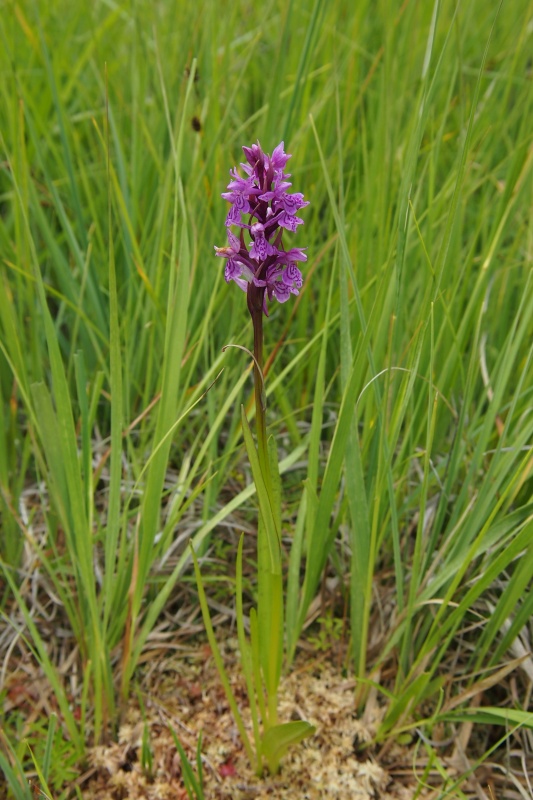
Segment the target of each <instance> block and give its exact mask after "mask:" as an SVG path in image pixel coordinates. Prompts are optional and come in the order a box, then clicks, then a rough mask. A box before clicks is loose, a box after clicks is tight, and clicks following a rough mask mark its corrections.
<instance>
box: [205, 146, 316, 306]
mask: <svg viewBox="0 0 533 800" xmlns="http://www.w3.org/2000/svg"><path fill="white" fill-rule="evenodd" d="M284 147H285V146H284V143H283V142H280V144H278V146H277V147H276V148H275V149H274V151H273V152H272V155H271V156H270V155H269V154H268V153H264V152H263V150H262V148H261V145H260V144H259V142H257V144H253V145H252V146H251V147H243V148H242V149H243V152H244V156H245V158H246V161H247V163H242V164H241V168H242V170H243V172H244V173H245V176H246V177H242V176H241V175H240V174H239V172H238V171H237V168H234V169H232V170H230V176H231V181H230V182H229V184H228V187H227V188H228V191H226V192H223V194H222V197H223V198H224V200H228V201H229V202H230V204H231V205H230V209H229V211H228V214H227V217H226V228H227V235H228V245H227V246H226V247H215V254H216V255H217V256H220V257H221V258H227V259H228V261H227V263H226V268H225V270H224V277H225V279H226V281H227V282H229V281H234V282H235V283H236V284H237V286H239V288H241V289H243V290H244V291H245V292H246V293H247V297H248V308H249V309H250V312H251V313H254V312H257V313H259V312H260V311H264V312H265V313H267V308H266V300H267V299H268V300H278V302H280V303H285V302H286V301H287V300H288V299H289V297H290V296H291V294H298V293H299V290H300V289H301V288H302V284H303V278H302V273H301V272H300V270H299V269H298V267H297V266H296V263H295V262H297V261H306V260H307V256H306V255H305V253H304V249H305V248H303V249H302V248H299V247H293V248H291V249H290V250H285V249H284V247H283V241H282V240H283V232H284V230H288V231H290V232H291V233H295V232H296V231H297V229H298V226H299V225H303V224H304V221H303V219H300V217H298V216H296V214H297V212H298V211H299V210H300V209H301V208H305V206H308V205H309V203H308V202H307V201H306V200H304V196H303V194H301V193H300V192H294V193H292V194H289V193H288V192H287V189H288V188H289V187H290V186H291V185H292V184H291V183H290V182H289V181H287V178H289V177H290V175H289V174H288V173H285V172H284V169H285V165H286V164H287V161H288V160H289V158H291V156H290V155H289V154H288V153H286V152H285V149H284ZM247 215H248V220H247V221H244V219H245V218H246V216H247ZM231 226H236V227H238V228H240V229H241V232H240V238H239V237H238V236H236V235H235V234H234V233H233V232H232V231H231V230H230V228H231ZM246 231H248V233H246ZM245 237H246V239H247V240H248V241H246V240H245Z"/></svg>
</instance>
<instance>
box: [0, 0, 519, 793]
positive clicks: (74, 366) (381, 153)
mask: <svg viewBox="0 0 533 800" xmlns="http://www.w3.org/2000/svg"><path fill="white" fill-rule="evenodd" d="M532 32H533V5H532V3H531V2H528V1H527V0H523V1H522V0H504V2H503V3H502V4H497V3H494V4H486V3H482V2H478V0H466V1H465V2H463V3H454V2H434V3H426V2H416V0H411V2H409V0H406V2H404V3H403V4H397V3H392V2H390V0H382V1H379V2H376V3H370V2H359V3H357V4H354V3H352V2H348V1H346V2H342V1H339V2H335V3H326V2H324V1H323V0H316V1H315V2H314V3H313V2H303V0H294V2H285V3H280V2H277V1H274V0H273V1H272V2H265V3H263V4H257V3H251V2H245V0H241V1H240V2H237V3H233V4H228V5H227V6H224V7H221V6H220V4H218V3H215V2H212V1H211V0H204V2H197V3H195V4H189V3H184V2H182V0H175V1H174V2H172V1H171V0H165V2H145V1H144V0H132V1H131V2H127V3H123V4H117V3H112V2H97V3H91V4H89V3H79V4H76V5H75V6H72V5H67V4H65V3H64V2H62V1H61V0H52V2H49V3H39V2H19V3H15V2H11V1H10V2H6V3H4V4H3V7H2V14H1V15H0V33H1V42H2V47H1V53H0V70H1V73H0V74H1V81H0V91H1V101H0V135H1V139H0V145H1V151H2V154H1V156H0V159H1V170H0V255H1V262H0V280H1V284H2V285H1V287H0V331H1V333H0V393H1V400H2V403H1V406H2V414H1V415H0V489H1V493H0V514H1V518H0V522H1V527H0V556H1V565H2V570H3V575H4V584H3V590H2V595H1V608H2V618H3V620H4V622H3V626H4V627H3V629H2V630H3V633H2V641H3V659H2V684H1V685H0V691H2V693H3V694H4V697H8V696H9V691H10V687H11V686H12V683H10V681H15V680H16V678H15V677H13V676H16V675H17V674H18V671H19V666H18V662H19V659H20V658H21V657H22V655H24V656H28V654H30V653H31V654H32V656H31V657H32V658H34V659H35V663H36V664H37V665H39V668H40V669H42V670H43V671H44V674H45V675H46V678H47V681H48V683H49V685H50V687H51V690H52V691H53V692H54V693H55V695H56V697H57V703H58V709H59V716H60V724H61V726H62V729H63V730H64V731H65V732H66V733H65V736H67V738H68V739H69V741H70V742H71V743H72V751H73V753H74V755H73V758H74V759H75V758H81V757H82V755H83V753H84V752H85V748H86V746H87V743H88V742H90V741H94V740H98V739H99V738H100V737H101V736H102V735H105V734H106V732H107V731H109V730H111V729H112V727H113V721H114V720H116V718H117V713H118V707H119V705H120V703H121V702H125V701H126V700H127V698H128V696H129V692H130V683H131V679H132V676H133V674H134V671H135V668H136V666H137V665H138V663H139V659H140V658H141V655H142V653H143V650H144V648H146V646H147V642H148V641H149V637H150V634H151V632H152V630H153V628H154V625H155V624H156V622H157V621H158V619H160V614H161V613H162V610H163V609H164V608H165V605H166V604H168V603H169V602H170V601H172V598H173V597H175V593H176V592H177V591H178V588H179V586H180V585H181V584H182V582H183V580H184V573H185V570H186V569H188V563H187V551H186V545H187V542H188V540H189V538H190V537H192V538H193V540H194V541H195V543H196V545H197V546H198V547H200V549H201V550H202V552H204V554H212V553H213V548H216V547H217V546H218V540H219V538H220V535H221V531H223V530H225V526H226V525H227V524H229V523H228V520H229V519H230V518H231V515H232V514H235V513H238V514H240V515H241V516H240V517H239V518H238V520H237V522H236V523H233V524H235V525H236V526H237V527H238V525H239V524H240V525H242V526H244V525H246V524H247V521H249V520H250V519H251V518H250V516H249V513H248V510H249V506H250V499H249V498H250V496H251V494H252V489H251V488H250V487H249V486H248V487H247V484H248V483H249V476H247V475H246V474H243V473H245V472H246V466H245V461H244V458H243V450H242V442H241V434H240V424H239V413H240V411H239V407H240V404H241V403H245V404H247V405H248V407H249V408H250V410H251V406H250V402H251V395H252V387H251V380H250V375H249V371H248V365H247V363H246V360H245V357H244V356H243V355H242V354H241V353H238V351H236V350H230V351H228V352H227V353H226V354H222V352H221V349H222V347H223V346H224V345H225V344H228V343H237V344H240V345H243V346H247V347H250V345H251V340H252V334H251V326H250V323H249V321H248V319H247V310H246V303H245V302H244V298H243V295H242V294H241V293H240V292H239V291H238V290H236V289H235V287H232V286H229V287H228V286H227V285H226V284H225V282H224V279H223V269H222V268H221V262H220V261H219V260H216V259H215V258H214V256H213V245H215V244H216V245H218V246H221V245H223V244H225V229H224V218H225V213H226V203H225V202H224V201H222V200H221V198H220V193H221V192H222V191H224V189H225V186H226V184H227V182H228V180H229V176H228V171H229V168H230V167H232V166H234V165H236V164H237V163H238V162H239V161H240V160H241V158H242V156H241V150H240V148H241V146H242V145H243V144H246V145H250V144H251V143H252V142H254V141H256V140H257V139H259V141H260V142H261V144H262V146H263V148H264V149H265V150H266V151H268V152H272V150H273V148H274V147H275V146H276V145H277V144H278V143H279V142H280V141H281V140H284V141H285V149H286V150H287V152H289V153H292V154H293V158H292V160H291V162H289V165H288V166H289V167H291V170H290V171H291V172H292V175H293V178H292V180H293V189H294V191H302V192H304V194H305V196H306V199H309V200H310V201H311V205H310V206H309V207H308V208H307V209H306V210H305V215H304V216H305V223H306V224H305V226H304V227H303V228H302V229H301V230H300V232H299V236H298V241H297V244H298V246H304V245H305V246H307V247H308V251H307V252H308V256H309V261H308V262H307V264H306V276H305V283H304V288H303V290H302V292H301V295H300V296H299V297H298V299H297V301H294V302H292V301H291V303H290V304H287V305H284V306H277V307H274V306H273V307H272V308H271V315H270V318H269V320H268V321H267V324H266V357H267V359H268V358H269V356H270V360H269V362H268V383H267V385H268V397H269V408H268V421H269V426H270V431H271V432H272V433H273V434H274V435H275V437H276V439H277V442H278V449H279V453H280V458H281V461H282V472H283V482H284V486H285V498H284V501H285V506H284V517H285V523H286V529H285V542H284V545H285V551H286V554H287V570H288V577H287V624H286V636H287V642H288V646H289V651H290V652H291V653H292V654H294V652H295V650H296V646H297V640H298V637H299V635H300V634H301V632H302V629H303V627H304V626H305V624H306V619H307V618H308V614H309V610H310V608H311V607H312V604H313V601H314V598H315V597H316V595H317V592H318V591H319V590H320V587H321V585H322V578H323V577H324V575H325V574H329V575H334V576H336V577H337V578H338V586H339V588H338V593H339V597H337V598H336V599H335V601H334V603H333V610H332V613H333V614H335V613H337V611H338V607H339V606H340V607H342V606H345V607H349V609H350V629H349V631H348V630H346V631H345V636H346V637H347V643H348V650H349V653H350V661H349V669H350V670H354V671H355V674H356V675H357V677H359V678H360V684H359V686H360V688H359V695H358V702H359V704H360V705H361V707H362V705H364V701H365V688H364V687H365V686H368V684H367V683H365V681H366V680H367V679H368V678H370V679H371V680H372V681H374V682H377V683H378V684H380V685H381V687H382V689H383V692H384V693H386V696H387V702H388V703H389V712H388V715H387V716H386V718H385V721H384V723H383V725H382V728H381V729H380V732H379V736H378V738H380V740H381V741H383V740H385V739H386V738H387V737H389V736H392V735H396V734H397V733H398V732H399V731H401V730H404V728H409V726H412V725H414V724H415V722H416V724H420V718H421V716H422V717H423V716H424V714H427V713H428V712H427V709H428V708H431V709H432V711H431V713H432V714H433V713H434V711H435V708H437V707H439V708H440V709H441V711H442V714H443V716H442V720H444V721H446V722H449V719H450V718H451V715H453V712H454V711H455V713H459V711H458V709H459V710H461V709H462V704H461V703H460V702H458V701H457V700H456V698H458V697H459V698H460V697H461V693H463V697H464V698H465V702H466V701H467V700H468V699H469V698H470V697H472V696H474V694H475V692H474V691H473V689H472V687H473V686H474V687H475V686H476V685H477V684H476V681H479V680H488V681H489V683H490V675H494V674H498V675H499V674H500V673H497V672H496V673H495V672H494V670H495V669H496V667H500V668H501V667H502V664H504V663H511V664H513V666H512V667H510V668H509V671H510V672H511V671H513V670H516V675H517V676H518V677H517V680H518V681H525V682H526V683H527V680H528V675H529V680H530V678H531V675H530V673H528V671H527V670H528V669H529V670H531V668H532V666H533V665H531V664H530V662H527V665H528V666H527V668H526V667H524V665H523V663H522V664H520V663H516V664H515V663H514V662H513V659H516V658H518V657H519V656H521V655H523V654H524V653H527V652H528V650H529V641H530V639H529V637H530V635H531V631H530V617H531V612H532V610H533V592H532V591H531V578H532V573H533V553H532V547H533V522H532V520H533V518H532V511H533V504H532V489H533V483H532V481H533V478H532V477H531V467H532V463H533V461H532V454H531V442H532V434H533V415H532V414H531V408H532V396H533V383H532V376H533V372H532V365H531V343H532V333H533V322H532V320H533V316H532V314H533V292H532V291H531V265H532V248H533V235H532V234H533V230H532V221H531V220H532V214H531V209H532V207H533V203H532V198H533V194H532V190H533V183H532V179H531V165H532V163H531V162H532V153H533V150H532V139H531V131H532V130H533V114H532V107H531V103H532V91H531V81H532V65H531V53H532V50H531V45H532ZM304 240H305V241H304ZM295 244H296V242H295ZM208 390H209V391H208ZM213 532H215V538H213ZM234 542H236V539H235V540H234ZM234 546H236V545H234ZM232 552H233V555H234V550H233V551H232V550H231V543H230V547H229V550H228V553H229V554H231V553H232ZM228 553H226V554H225V557H227V558H228V559H229V560H230V561H231V560H232V558H231V556H230V555H228ZM232 570H233V565H232V564H231V566H229V567H228V576H229V577H231V575H232V574H233V573H232ZM252 588H253V587H252ZM228 597H229V592H228ZM335 604H337V605H336V606H335ZM52 608H53V609H54V614H55V613H58V614H59V615H60V619H61V625H62V626H64V627H66V628H67V629H68V630H69V631H70V634H71V637H72V638H71V641H72V643H73V644H72V647H74V643H75V644H76V645H77V647H78V648H79V650H78V651H77V655H76V657H75V658H74V661H75V662H76V664H77V666H76V670H77V672H76V674H77V684H76V686H77V689H76V692H77V694H76V696H75V698H74V700H73V687H72V685H69V682H68V680H66V679H65V676H64V675H63V674H62V672H61V669H59V666H60V664H61V662H62V659H64V658H65V657H66V656H65V653H60V652H59V650H58V643H57V641H56V639H55V633H54V630H55V626H54V624H52V623H50V618H54V617H50V610H51V609H52ZM47 609H48V611H47ZM335 609H336V610H335ZM520 648H522V649H520ZM73 663H74V662H73ZM487 676H489V677H487ZM524 685H525V684H524ZM504 695H505V696H504V698H503V699H502V700H501V702H502V704H503V705H504V706H509V707H512V708H513V709H514V711H516V712H517V713H518V712H519V711H520V712H527V711H528V704H529V699H528V698H529V690H528V691H526V690H525V689H524V694H523V696H524V697H525V701H524V703H523V704H522V706H521V707H520V708H518V709H517V708H516V707H515V706H516V703H514V701H512V700H511V699H510V697H509V696H508V695H507V694H505V693H504ZM427 704H429V705H427ZM422 709H426V710H425V711H422ZM435 713H436V712H435ZM461 713H463V712H462V711H461ZM476 713H477V712H476ZM479 713H480V714H481V712H479ZM485 713H486V714H488V715H489V716H488V717H485V718H482V717H481V716H480V717H479V720H481V719H489V718H490V720H491V721H492V722H494V721H495V718H494V716H493V717H490V713H492V712H488V711H487V712H485ZM494 713H495V712H494ZM446 715H448V716H446ZM508 719H511V717H509V718H508ZM513 719H514V721H515V722H516V724H518V722H517V720H518V717H516V718H513ZM413 720H414V721H415V722H413ZM520 720H522V724H525V725H526V726H527V725H530V717H529V716H527V715H526V716H524V717H523V718H522V717H520ZM2 727H3V730H4V734H2V737H1V744H2V747H3V754H0V755H1V757H2V763H1V764H0V766H2V767H3V768H4V771H5V772H6V774H7V775H8V783H10V785H11V791H15V789H14V788H13V787H15V786H16V785H20V786H22V784H21V783H17V782H18V781H19V778H18V777H17V775H19V774H22V772H23V761H25V760H26V759H27V752H26V751H25V748H24V745H23V743H22V740H23V738H24V736H28V735H29V733H31V731H29V729H28V728H27V726H26V727H25V724H24V714H23V713H22V712H20V713H18V712H17V709H16V708H15V709H14V710H12V711H11V712H10V713H8V714H6V715H5V717H4V719H3V724H2ZM17 731H18V732H17ZM35 738H36V741H38V742H39V741H41V742H44V741H46V736H44V735H43V736H42V737H41V738H39V736H35ZM489 744H490V743H488V742H487V747H489ZM43 746H44V745H43ZM9 770H11V772H9ZM49 770H52V768H51V767H50V766H49ZM10 775H11V778H10V779H9V776H10ZM45 777H46V776H45ZM59 784H60V780H59V778H58V779H57V781H56V789H57V786H58V785H59ZM21 791H22V789H21ZM20 796H21V797H22V796H25V795H24V794H21V795H20Z"/></svg>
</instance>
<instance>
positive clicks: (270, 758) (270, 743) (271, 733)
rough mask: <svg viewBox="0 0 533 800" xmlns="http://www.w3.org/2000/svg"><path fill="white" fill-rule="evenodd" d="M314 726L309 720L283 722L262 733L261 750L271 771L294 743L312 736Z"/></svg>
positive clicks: (276, 767) (277, 765)
mask: <svg viewBox="0 0 533 800" xmlns="http://www.w3.org/2000/svg"><path fill="white" fill-rule="evenodd" d="M315 731H316V727H315V726H314V725H311V724H310V723H309V722H304V721H303V720H301V721H296V722H284V723H282V724H281V725H274V726H273V727H272V728H269V729H268V731H266V733H265V734H264V735H263V752H264V754H265V758H266V760H267V763H268V768H269V769H270V772H271V773H276V772H277V771H278V768H279V762H280V760H281V759H282V758H283V756H284V755H285V753H286V752H287V751H288V750H289V748H290V747H292V746H293V745H295V744H298V742H301V741H302V740H303V739H307V738H308V737H309V736H312V735H313V734H314V732H315Z"/></svg>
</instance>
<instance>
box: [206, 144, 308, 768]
mask: <svg viewBox="0 0 533 800" xmlns="http://www.w3.org/2000/svg"><path fill="white" fill-rule="evenodd" d="M243 151H244V155H245V158H246V163H241V168H242V170H243V172H244V174H245V177H243V176H242V175H240V174H239V172H238V170H237V169H236V168H234V169H233V170H230V175H231V181H230V182H229V184H228V187H227V189H228V190H227V191H226V192H224V193H223V194H222V197H223V198H224V199H225V200H228V201H229V202H230V209H229V211H228V214H227V217H226V229H227V238H228V244H227V245H226V246H224V247H215V253H216V255H217V256H219V257H220V258H225V259H227V261H226V267H225V271H224V276H225V279H226V281H227V282H228V283H229V282H231V281H233V282H234V283H236V284H237V286H238V287H239V288H240V289H242V290H243V291H244V292H246V299H247V304H248V310H249V312H250V315H251V317H252V323H253V331H254V349H253V353H250V355H252V357H253V361H254V385H255V418H256V435H257V447H256V445H255V442H254V440H253V436H252V432H251V429H250V425H249V423H248V419H247V417H246V414H245V412H244V408H242V409H241V416H242V428H243V433H244V441H245V445H246V450H247V453H248V458H249V460H250V465H251V469H252V475H253V479H254V483H255V487H256V491H257V496H258V500H259V525H258V534H257V569H258V575H257V585H258V602H257V611H256V610H255V609H252V611H251V613H250V641H249V642H248V640H247V638H246V635H245V630H244V612H243V605H242V551H243V537H242V536H241V539H240V542H239V548H238V553H237V578H236V592H237V630H238V636H239V647H240V654H241V663H242V668H243V673H244V677H245V680H246V686H247V692H248V698H249V701H250V709H251V716H252V725H253V736H254V743H255V751H254V748H252V745H251V743H250V739H249V737H248V734H247V732H246V730H245V727H244V724H243V722H242V717H241V715H240V712H239V710H238V707H237V703H236V701H235V698H234V696H233V693H232V691H231V687H230V684H229V680H228V678H227V675H226V673H225V670H224V666H223V663H222V659H221V657H220V652H219V650H218V647H217V645H216V640H215V636H214V632H213V629H212V625H211V622H210V618H209V612H208V608H207V602H206V598H205V592H204V591H203V586H202V581H201V574H200V570H199V566H198V562H197V559H196V556H195V554H194V552H193V559H194V565H195V572H196V578H197V582H198V588H199V596H200V602H201V606H202V614H203V617H204V623H205V625H206V630H207V633H208V637H209V641H210V644H211V647H212V650H213V654H214V657H215V659H216V661H217V666H218V669H219V672H220V675H221V679H222V682H223V685H224V688H225V690H226V695H227V697H228V701H229V703H230V706H231V708H232V711H233V714H234V716H235V719H236V722H237V725H238V727H239V731H240V733H241V737H242V739H243V743H244V746H245V748H246V750H247V753H248V756H249V758H250V760H251V762H252V763H255V766H256V771H257V772H258V774H261V773H262V771H263V768H264V762H266V764H267V766H268V768H269V770H270V772H271V773H274V772H277V770H278V769H279V762H280V759H281V757H282V756H283V754H284V753H285V752H286V751H287V749H288V748H289V747H290V746H291V745H292V744H295V743H296V742H299V741H301V740H302V739H304V738H305V737H307V736H309V735H311V734H312V733H313V732H314V727H313V726H312V725H310V724H309V723H307V722H305V721H293V722H286V723H282V724H280V723H279V722H278V687H279V681H280V675H281V666H282V661H283V647H284V635H283V633H284V626H283V620H284V613H283V580H282V565H281V487H280V480H279V469H278V461H277V453H276V445H275V442H274V440H273V439H272V438H270V439H268V437H267V430H266V393H265V388H264V375H263V319H264V317H265V316H268V304H269V302H273V301H278V302H280V303H285V302H286V301H287V300H288V299H289V298H290V296H291V294H294V295H297V294H298V293H299V290H300V288H301V286H302V283H303V279H302V273H301V272H300V269H299V267H298V263H299V262H304V261H306V260H307V256H306V254H305V252H304V250H305V248H303V249H302V248H291V249H288V250H286V249H285V248H284V244H283V236H284V233H285V231H289V232H290V233H295V232H296V231H297V229H298V226H299V225H302V224H303V220H302V219H301V218H300V217H299V216H298V215H297V214H298V211H299V210H300V209H302V208H304V207H305V206H307V205H309V203H308V202H307V201H306V200H304V197H303V195H302V194H300V193H289V192H288V191H287V190H288V189H289V187H290V186H291V185H292V184H291V183H290V182H289V181H288V180H287V179H288V178H290V175H289V174H288V173H286V172H285V171H284V170H285V166H286V164H287V161H288V160H289V158H291V156H290V155H289V154H288V153H285V150H284V143H283V142H281V143H280V144H279V145H278V146H277V147H276V148H275V150H274V151H273V153H272V155H269V154H268V153H264V152H263V150H262V148H261V146H260V144H259V143H257V144H254V145H252V146H251V147H243ZM232 228H237V229H238V234H236V233H234V231H233V230H232ZM241 349H246V348H241ZM248 352H249V351H248Z"/></svg>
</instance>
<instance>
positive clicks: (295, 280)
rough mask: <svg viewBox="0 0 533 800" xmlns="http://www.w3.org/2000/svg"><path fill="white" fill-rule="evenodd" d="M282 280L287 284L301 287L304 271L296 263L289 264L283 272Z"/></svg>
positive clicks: (297, 287)
mask: <svg viewBox="0 0 533 800" xmlns="http://www.w3.org/2000/svg"><path fill="white" fill-rule="evenodd" d="M281 280H282V281H283V283H284V284H285V285H286V286H289V287H292V288H295V289H301V288H302V283H303V278H302V273H301V272H300V270H299V269H298V267H297V266H296V265H295V264H289V266H288V267H286V268H285V269H284V271H283V272H282V274H281Z"/></svg>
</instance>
